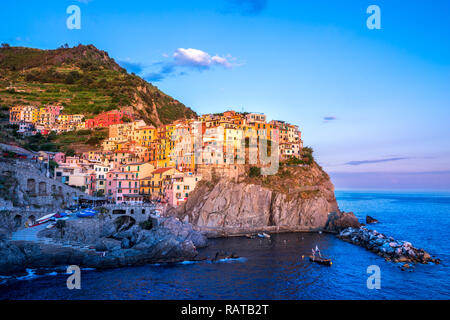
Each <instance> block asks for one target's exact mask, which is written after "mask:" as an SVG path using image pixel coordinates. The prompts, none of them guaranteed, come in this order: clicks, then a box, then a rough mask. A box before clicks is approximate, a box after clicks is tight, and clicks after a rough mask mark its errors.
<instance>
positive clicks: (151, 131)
mask: <svg viewBox="0 0 450 320" xmlns="http://www.w3.org/2000/svg"><path fill="white" fill-rule="evenodd" d="M157 138H158V131H157V130H156V128H155V127H153V126H146V127H140V128H138V129H136V131H135V138H134V141H136V142H137V143H138V144H139V145H140V146H143V147H148V146H150V144H151V143H152V142H153V141H155V140H156V139H157Z"/></svg>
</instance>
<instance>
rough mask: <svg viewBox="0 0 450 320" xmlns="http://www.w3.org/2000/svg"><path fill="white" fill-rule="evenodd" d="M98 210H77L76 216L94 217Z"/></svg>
mask: <svg viewBox="0 0 450 320" xmlns="http://www.w3.org/2000/svg"><path fill="white" fill-rule="evenodd" d="M97 213H98V212H97V211H95V210H93V209H85V210H82V211H79V212H77V214H76V216H77V217H78V218H89V217H94V216H95V215H96V214H97Z"/></svg>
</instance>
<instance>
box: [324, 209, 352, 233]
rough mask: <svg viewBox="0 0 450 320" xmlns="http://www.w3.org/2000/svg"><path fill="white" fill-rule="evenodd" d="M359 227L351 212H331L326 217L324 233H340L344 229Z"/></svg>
mask: <svg viewBox="0 0 450 320" xmlns="http://www.w3.org/2000/svg"><path fill="white" fill-rule="evenodd" d="M360 226H361V225H360V223H359V222H358V218H356V216H355V215H354V214H353V212H332V213H330V214H329V215H328V221H327V223H326V226H325V231H328V232H340V231H341V230H343V229H346V228H359V227H360Z"/></svg>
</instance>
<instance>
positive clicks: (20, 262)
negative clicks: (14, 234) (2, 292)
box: [0, 240, 26, 276]
mask: <svg viewBox="0 0 450 320" xmlns="http://www.w3.org/2000/svg"><path fill="white" fill-rule="evenodd" d="M25 260H26V258H25V255H24V254H23V252H22V251H21V250H20V249H19V248H18V247H17V246H16V245H14V244H12V243H10V242H8V241H3V240H0V275H3V276H5V275H9V274H13V273H20V272H23V271H25Z"/></svg>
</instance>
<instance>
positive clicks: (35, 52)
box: [0, 45, 195, 125]
mask: <svg viewBox="0 0 450 320" xmlns="http://www.w3.org/2000/svg"><path fill="white" fill-rule="evenodd" d="M15 104H33V105H42V104H62V105H63V106H64V110H63V113H66V114H71V113H82V114H85V115H86V117H87V118H89V117H92V116H94V115H96V114H99V113H101V112H103V111H108V110H113V109H118V108H127V109H128V110H129V111H131V112H133V113H134V114H135V115H136V116H138V117H140V118H142V119H144V120H145V121H146V122H147V123H151V124H154V125H161V124H165V123H170V122H172V121H173V120H176V119H182V118H190V117H192V116H195V112H194V111H192V110H191V109H190V108H188V107H186V106H185V105H183V104H182V103H181V102H179V101H177V100H175V99H173V98H172V97H170V96H168V95H166V94H165V93H163V92H162V91H160V90H159V89H158V88H157V87H155V86H153V85H152V84H150V83H148V82H146V81H145V80H143V79H141V78H140V77H138V76H136V75H134V74H129V73H127V71H126V70H125V69H123V68H122V67H120V66H119V65H118V64H117V63H116V62H115V61H114V59H112V58H110V57H109V55H108V53H106V52H105V51H101V50H99V49H97V48H96V47H94V46H93V45H87V46H84V45H79V46H77V47H73V48H68V47H61V48H58V49H55V50H41V49H34V48H24V47H9V46H6V45H5V46H2V47H1V48H0V107H1V108H7V107H9V106H11V105H15Z"/></svg>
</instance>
